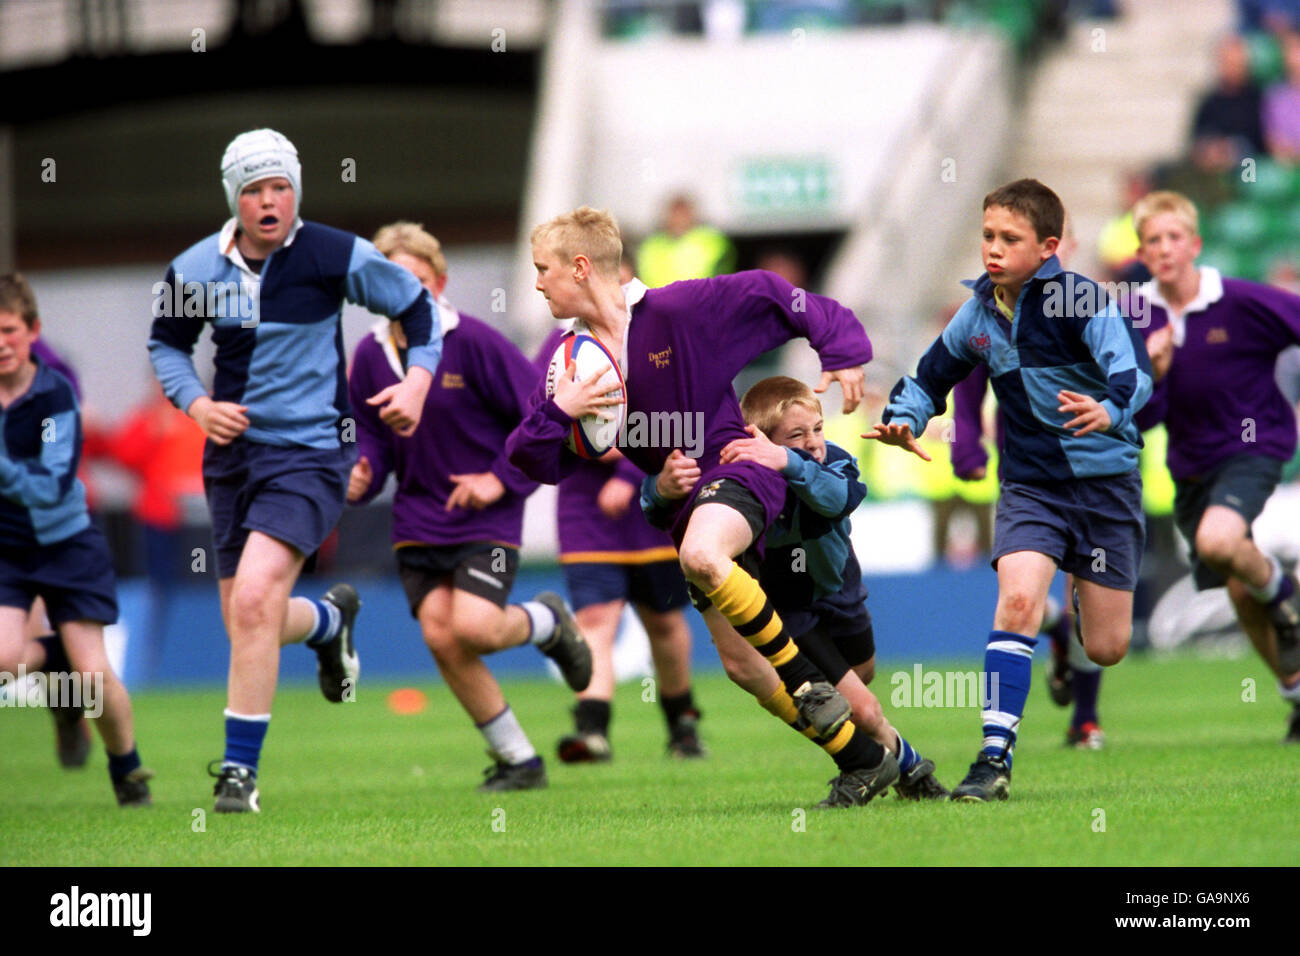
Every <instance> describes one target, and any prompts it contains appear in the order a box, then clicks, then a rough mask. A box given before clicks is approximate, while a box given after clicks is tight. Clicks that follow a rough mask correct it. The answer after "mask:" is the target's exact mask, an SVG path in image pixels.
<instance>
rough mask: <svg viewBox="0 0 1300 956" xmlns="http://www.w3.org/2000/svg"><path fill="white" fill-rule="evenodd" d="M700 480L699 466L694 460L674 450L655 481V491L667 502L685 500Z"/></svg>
mask: <svg viewBox="0 0 1300 956" xmlns="http://www.w3.org/2000/svg"><path fill="white" fill-rule="evenodd" d="M699 480H700V466H699V463H698V462H697V461H696V460H695V459H694V458H687V457H686V456H685V455H683V454H682V451H681V449H680V448H674V449H673V450H672V453H671V454H669V456H668V460H667V461H665V462H664V467H663V470H661V471H660V472H659V477H658V478H656V479H655V490H657V491H658V492H659V497H660V498H666V499H668V500H669V501H671V500H673V499H675V498H685V497H686V496H687V495H689V494H690V493H691V489H693V488H694V487H695V483H696V482H697V481H699Z"/></svg>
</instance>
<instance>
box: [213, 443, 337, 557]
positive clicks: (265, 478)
mask: <svg viewBox="0 0 1300 956" xmlns="http://www.w3.org/2000/svg"><path fill="white" fill-rule="evenodd" d="M355 456H356V446H355V445H344V446H342V447H340V448H336V449H326V448H306V447H303V446H302V445H294V446H281V445H264V444H261V443H260V442H251V441H248V440H246V439H243V438H237V439H235V440H234V441H233V442H231V443H230V444H229V445H218V444H217V443H216V442H213V441H209V442H208V443H207V445H205V446H204V448H203V489H204V491H206V492H207V496H208V509H209V510H210V511H211V512H212V540H213V543H214V545H215V547H216V551H217V577H219V578H229V577H233V576H234V574H235V571H236V570H237V569H238V567H239V556H240V554H241V553H243V550H244V543H245V542H246V541H248V533H249V532H250V531H260V532H262V533H263V534H267V535H270V536H271V537H272V538H275V539H276V540H277V541H282V542H283V543H285V544H287V545H289V546H290V547H292V548H296V549H297V550H298V551H301V552H302V553H303V554H305V555H310V554H312V553H313V552H315V551H316V549H317V548H319V547H320V546H321V544H323V543H324V541H325V539H326V538H327V537H329V535H330V532H331V531H333V530H334V526H335V525H337V524H338V522H339V518H340V517H341V516H342V514H343V506H344V501H345V499H346V497H347V490H348V474H349V473H350V472H351V471H352V462H353V459H354V458H355Z"/></svg>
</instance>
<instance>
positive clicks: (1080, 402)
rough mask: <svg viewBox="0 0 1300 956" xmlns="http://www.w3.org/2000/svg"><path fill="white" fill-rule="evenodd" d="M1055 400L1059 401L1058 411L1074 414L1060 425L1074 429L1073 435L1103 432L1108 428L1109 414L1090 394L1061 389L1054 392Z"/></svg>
mask: <svg viewBox="0 0 1300 956" xmlns="http://www.w3.org/2000/svg"><path fill="white" fill-rule="evenodd" d="M1056 400H1057V401H1058V402H1060V403H1061V407H1060V408H1058V409H1057V411H1058V412H1069V413H1070V414H1071V415H1073V416H1074V417H1073V418H1071V419H1070V420H1069V421H1068V422H1066V423H1065V424H1064V425H1062V426H1061V427H1062V428H1073V429H1075V432H1074V434H1075V435H1086V434H1088V432H1104V431H1105V430H1106V429H1108V428H1110V414H1109V413H1108V412H1107V411H1106V409H1105V408H1104V407H1103V406H1102V404H1101V402H1099V401H1097V400H1096V399H1095V398H1093V397H1092V396H1091V395H1080V394H1079V393H1078V392H1067V391H1066V390H1065V389H1061V390H1060V391H1059V392H1057V393H1056Z"/></svg>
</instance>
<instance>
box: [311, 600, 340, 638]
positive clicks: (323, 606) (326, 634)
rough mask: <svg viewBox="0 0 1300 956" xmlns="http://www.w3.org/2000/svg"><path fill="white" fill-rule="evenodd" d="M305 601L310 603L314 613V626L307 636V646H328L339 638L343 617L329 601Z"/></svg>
mask: <svg viewBox="0 0 1300 956" xmlns="http://www.w3.org/2000/svg"><path fill="white" fill-rule="evenodd" d="M305 600H307V601H308V602H310V603H311V606H312V609H313V610H314V611H315V612H316V624H315V625H314V626H313V627H312V629H311V631H310V632H309V633H308V634H307V645H308V646H309V647H317V646H318V645H321V644H328V643H329V642H330V641H332V640H334V638H336V637H338V636H339V628H340V626H341V625H342V623H343V615H342V614H340V613H339V609H338V608H336V607H335V606H334V605H333V604H331V603H330V602H329V601H316V600H313V599H312V598H306V599H305Z"/></svg>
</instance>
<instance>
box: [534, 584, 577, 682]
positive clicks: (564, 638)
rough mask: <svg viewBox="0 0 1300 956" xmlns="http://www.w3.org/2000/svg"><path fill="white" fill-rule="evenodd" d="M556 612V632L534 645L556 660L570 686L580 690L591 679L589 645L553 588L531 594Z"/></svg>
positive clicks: (571, 613)
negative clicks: (537, 593)
mask: <svg viewBox="0 0 1300 956" xmlns="http://www.w3.org/2000/svg"><path fill="white" fill-rule="evenodd" d="M534 600H536V601H537V602H538V603H539V604H545V605H546V606H547V607H548V608H550V609H551V610H552V611H553V612H554V613H555V634H554V635H553V636H552V637H551V639H550V640H549V641H547V642H546V643H545V644H538V645H537V649H538V650H539V651H541V652H542V653H543V654H545V655H546V656H547V657H549V658H550V659H551V660H553V661H555V663H556V666H558V667H559V668H560V673H561V674H563V675H564V681H565V683H566V684H568V685H569V689H570V690H573V691H576V692H581V691H584V690H586V689H587V685H588V684H590V683H591V647H590V646H588V644H587V642H586V641H585V640H584V639H583V637H582V632H581V631H580V630H578V621H577V619H576V618H574V616H573V612H572V611H570V610H569V606H568V605H567V604H565V603H564V598H562V597H560V596H559V595H558V594H556V593H555V592H554V591H543V592H542V593H541V594H539V595H537V597H536V598H534Z"/></svg>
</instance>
